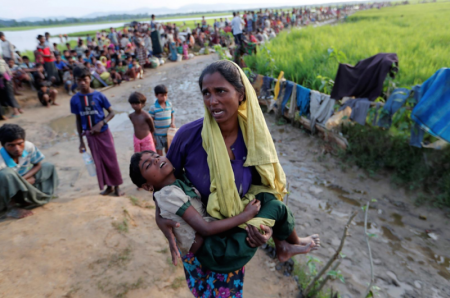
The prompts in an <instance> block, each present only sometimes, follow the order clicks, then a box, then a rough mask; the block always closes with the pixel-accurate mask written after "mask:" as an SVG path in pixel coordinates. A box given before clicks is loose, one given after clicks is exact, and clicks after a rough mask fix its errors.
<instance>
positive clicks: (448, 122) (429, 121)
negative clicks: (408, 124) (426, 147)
mask: <svg viewBox="0 0 450 298" xmlns="http://www.w3.org/2000/svg"><path fill="white" fill-rule="evenodd" d="M419 98H420V100H419V103H418V104H417V105H416V107H415V108H414V110H413V111H412V114H411V119H412V120H414V121H415V122H416V123H417V124H419V125H420V127H421V128H422V129H424V130H425V131H427V132H428V133H430V134H431V135H433V136H436V137H439V138H441V139H443V140H445V141H447V142H450V68H441V69H440V70H438V71H437V72H436V73H435V74H434V75H433V76H431V77H430V78H429V79H428V80H426V81H425V82H424V83H423V84H422V87H421V88H420V95H419Z"/></svg>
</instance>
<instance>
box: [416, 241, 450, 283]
mask: <svg viewBox="0 0 450 298" xmlns="http://www.w3.org/2000/svg"><path fill="white" fill-rule="evenodd" d="M421 249H422V251H423V252H424V253H425V255H427V256H428V258H429V259H430V262H429V264H430V265H431V266H433V267H434V268H435V269H437V270H438V274H439V275H440V276H442V277H443V278H445V279H447V280H450V258H447V257H444V256H441V255H438V254H436V253H434V251H433V250H432V249H431V248H429V247H421Z"/></svg>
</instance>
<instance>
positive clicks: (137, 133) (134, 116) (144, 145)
mask: <svg viewBox="0 0 450 298" xmlns="http://www.w3.org/2000/svg"><path fill="white" fill-rule="evenodd" d="M146 101H147V98H146V97H145V96H144V95H143V94H142V93H139V92H133V93H131V95H130V97H129V98H128V102H129V103H130V105H131V107H132V108H133V110H134V112H133V113H131V114H130V115H129V117H130V120H131V123H133V127H134V137H133V144H134V152H135V153H138V152H143V151H147V150H151V151H156V149H155V146H156V138H155V124H154V123H153V119H152V117H150V114H149V113H147V112H146V111H144V110H143V108H144V107H145V102H146Z"/></svg>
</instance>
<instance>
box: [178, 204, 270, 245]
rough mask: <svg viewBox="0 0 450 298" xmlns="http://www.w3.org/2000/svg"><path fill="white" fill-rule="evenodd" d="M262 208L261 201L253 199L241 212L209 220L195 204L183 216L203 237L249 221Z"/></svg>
mask: <svg viewBox="0 0 450 298" xmlns="http://www.w3.org/2000/svg"><path fill="white" fill-rule="evenodd" d="M260 208H261V202H260V201H258V200H253V201H251V202H250V203H248V205H247V207H245V210H244V211H243V212H242V213H241V214H238V215H236V216H233V217H230V218H225V219H222V220H216V221H211V222H207V221H205V220H204V219H203V217H202V216H201V215H200V213H198V211H197V210H196V209H195V208H194V207H193V206H189V207H188V208H187V209H186V211H185V212H184V214H183V216H182V218H183V220H184V221H186V222H187V223H188V225H190V226H191V227H192V228H193V229H194V230H195V231H196V232H197V233H198V234H200V235H201V236H203V237H207V236H211V235H215V234H219V233H222V232H225V231H228V230H230V229H232V228H234V227H237V226H238V225H241V224H243V223H245V222H247V221H249V220H250V219H252V218H253V217H255V216H256V214H258V212H259V209H260Z"/></svg>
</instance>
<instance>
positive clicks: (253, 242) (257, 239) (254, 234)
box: [245, 225, 273, 247]
mask: <svg viewBox="0 0 450 298" xmlns="http://www.w3.org/2000/svg"><path fill="white" fill-rule="evenodd" d="M245 230H246V231H247V233H248V237H247V242H248V244H249V245H250V246H251V247H260V246H261V245H263V244H266V243H267V241H269V239H270V238H271V237H272V234H273V231H272V229H271V228H269V227H266V226H263V225H261V230H263V231H264V232H265V234H264V235H263V234H261V233H260V232H259V231H258V229H257V228H256V227H254V226H252V225H248V226H247V228H246V229H245Z"/></svg>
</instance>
